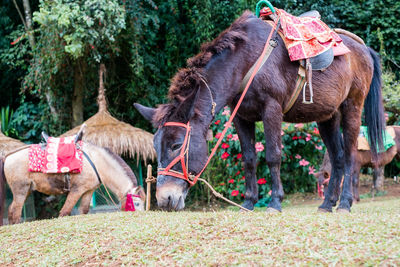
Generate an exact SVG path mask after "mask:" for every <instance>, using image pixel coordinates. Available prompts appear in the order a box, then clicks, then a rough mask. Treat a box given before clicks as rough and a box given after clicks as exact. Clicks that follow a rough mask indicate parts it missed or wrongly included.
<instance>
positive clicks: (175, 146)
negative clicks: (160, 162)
mask: <svg viewBox="0 0 400 267" xmlns="http://www.w3.org/2000/svg"><path fill="white" fill-rule="evenodd" d="M181 146H182V144H181V143H175V144H173V145H172V146H171V150H172V151H175V150H177V149H179V148H181Z"/></svg>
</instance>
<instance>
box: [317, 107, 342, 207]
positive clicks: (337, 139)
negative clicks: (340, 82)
mask: <svg viewBox="0 0 400 267" xmlns="http://www.w3.org/2000/svg"><path fill="white" fill-rule="evenodd" d="M318 128H319V132H320V134H321V137H322V140H323V141H324V144H325V146H326V147H327V149H328V153H329V158H330V160H331V165H332V173H331V178H330V180H329V184H328V190H327V192H326V195H325V199H324V202H323V203H322V205H321V206H319V209H320V210H322V211H329V212H331V211H332V207H334V206H336V202H337V201H338V199H339V192H340V191H339V190H340V182H341V179H342V176H343V172H344V155H343V138H342V134H341V132H340V114H339V113H338V112H336V113H335V114H334V115H333V117H332V118H331V119H329V120H327V121H324V122H320V123H318Z"/></svg>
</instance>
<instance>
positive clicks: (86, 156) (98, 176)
mask: <svg viewBox="0 0 400 267" xmlns="http://www.w3.org/2000/svg"><path fill="white" fill-rule="evenodd" d="M81 151H82V153H83V155H84V156H85V158H86V159H87V161H89V163H90V165H91V166H92V168H93V170H94V172H95V173H96V176H97V179H98V180H99V183H100V184H102V182H101V179H100V175H99V172H98V171H97V169H96V166H95V165H94V163H93V161H92V160H91V159H90V158H89V156H88V154H86V152H85V151H83V150H81Z"/></svg>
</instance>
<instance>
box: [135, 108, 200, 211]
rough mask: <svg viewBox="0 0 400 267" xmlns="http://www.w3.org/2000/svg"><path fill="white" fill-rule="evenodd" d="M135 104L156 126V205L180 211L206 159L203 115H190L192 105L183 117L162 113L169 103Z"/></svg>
mask: <svg viewBox="0 0 400 267" xmlns="http://www.w3.org/2000/svg"><path fill="white" fill-rule="evenodd" d="M135 107H136V108H137V109H138V110H139V112H140V113H141V114H142V115H143V116H144V117H145V118H146V119H147V120H149V121H151V122H153V125H154V126H155V127H156V128H157V129H158V130H157V132H156V133H155V135H154V148H155V150H156V152H157V160H158V173H157V192H156V197H157V203H158V206H159V207H160V208H162V209H164V210H182V209H183V208H184V207H185V198H186V195H187V193H188V190H189V188H190V186H191V184H194V183H193V181H192V179H193V178H194V175H196V174H198V173H199V172H201V170H202V168H203V166H204V164H205V163H206V161H207V141H206V134H207V128H206V127H204V122H202V118H199V117H197V116H193V112H194V111H193V108H191V109H189V111H188V113H186V114H189V115H186V118H182V117H176V116H169V115H171V114H168V112H165V111H166V110H168V104H167V105H162V106H160V107H158V108H157V109H153V108H148V107H144V106H142V105H139V104H135ZM163 109H164V110H163ZM160 118H162V119H160ZM188 121H189V123H188ZM171 122H172V123H171Z"/></svg>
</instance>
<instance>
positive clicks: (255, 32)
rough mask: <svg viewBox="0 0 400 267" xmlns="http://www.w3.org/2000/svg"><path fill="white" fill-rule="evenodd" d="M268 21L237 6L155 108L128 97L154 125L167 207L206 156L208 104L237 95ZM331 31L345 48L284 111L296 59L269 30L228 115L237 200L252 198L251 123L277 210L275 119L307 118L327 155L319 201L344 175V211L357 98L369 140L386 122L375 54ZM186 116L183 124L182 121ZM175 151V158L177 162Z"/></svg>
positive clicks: (329, 202) (330, 197)
mask: <svg viewBox="0 0 400 267" xmlns="http://www.w3.org/2000/svg"><path fill="white" fill-rule="evenodd" d="M272 29H273V27H272V26H271V25H270V24H268V23H266V22H264V21H262V20H261V19H259V18H257V17H256V16H254V14H252V13H251V12H249V11H246V12H244V14H242V16H241V17H239V18H238V19H237V20H236V21H235V22H234V23H233V24H232V25H231V26H230V27H229V28H228V29H226V30H225V31H223V32H222V33H221V34H220V35H219V36H218V37H217V38H216V39H214V40H213V41H211V42H209V43H206V44H204V45H202V47H201V51H200V53H199V54H197V55H196V56H194V57H192V58H190V59H189V60H188V61H187V67H186V68H184V69H181V70H179V71H178V72H177V73H176V75H175V76H174V78H173V79H172V81H171V85H170V88H169V93H168V99H169V102H168V103H167V104H163V105H160V106H158V107H157V108H149V107H145V106H142V105H140V104H135V107H136V108H137V109H138V110H139V112H140V113H141V114H142V115H143V116H144V117H145V118H146V119H147V120H149V121H151V122H152V123H153V125H154V126H155V127H157V128H158V130H157V132H156V134H155V136H154V147H155V149H156V152H157V158H158V167H159V170H161V172H160V171H159V172H158V176H157V192H156V197H157V202H158V206H159V207H161V208H163V209H168V210H171V209H174V210H181V209H183V208H184V206H185V198H186V195H187V193H188V189H189V187H190V185H191V184H190V182H188V181H187V180H185V179H183V178H182V177H184V176H185V175H184V174H185V173H186V176H188V174H190V175H196V174H199V173H200V172H201V171H202V169H203V167H204V165H205V163H206V161H207V142H206V135H207V130H208V128H209V125H210V123H211V122H212V121H213V119H214V110H215V111H216V112H218V111H219V110H221V108H222V107H224V106H225V105H229V106H230V107H231V108H233V107H234V106H235V105H236V103H237V102H238V99H239V98H240V95H241V90H240V84H241V82H242V80H243V78H244V77H245V75H246V73H247V72H248V71H249V69H250V68H251V67H252V66H253V64H254V63H255V62H256V60H257V59H258V58H259V57H260V54H261V52H262V51H263V48H264V46H265V43H266V40H267V37H268V35H269V33H270V32H271V30H272ZM340 36H341V38H342V39H343V42H344V44H345V45H346V46H347V47H348V48H349V49H350V50H351V53H348V54H345V55H343V56H339V57H335V59H334V61H333V62H332V64H331V65H330V66H329V67H328V68H327V69H325V70H323V71H313V73H312V78H313V80H312V83H313V88H314V103H313V104H303V103H302V97H301V96H299V97H298V98H297V99H296V101H295V103H294V105H293V106H292V107H291V109H290V110H289V111H288V112H287V113H285V114H284V113H283V109H284V107H285V106H286V104H287V103H288V102H289V101H290V98H291V95H292V92H293V91H294V90H295V84H296V78H297V73H298V69H299V63H298V62H292V61H290V59H289V55H288V52H287V49H286V47H285V44H284V42H283V40H282V39H281V37H280V36H277V44H278V45H277V47H276V48H275V49H274V50H273V51H272V53H271V55H270V57H269V58H268V60H267V61H266V63H265V64H264V65H263V66H262V67H261V68H260V70H259V72H258V73H257V74H256V76H255V78H254V80H253V82H252V84H251V86H250V88H249V90H248V92H247V94H246V96H245V97H244V100H243V102H242V104H241V105H240V108H239V110H238V113H237V115H236V117H235V118H234V120H233V122H234V125H235V128H236V130H237V132H238V135H239V139H240V143H241V149H242V153H243V161H244V168H245V177H246V192H245V200H244V203H243V207H245V208H247V209H254V204H255V203H256V202H257V201H258V188H257V179H256V159H257V157H256V151H255V147H254V144H255V141H256V140H255V122H257V121H262V122H263V124H264V134H265V140H266V163H267V165H268V167H269V169H270V172H271V178H272V195H271V197H272V200H271V202H270V203H269V206H268V208H267V211H269V212H276V211H281V202H282V198H283V188H282V183H281V179H280V166H281V153H282V152H281V124H282V122H283V121H286V122H296V123H300V122H312V121H316V122H317V123H318V127H319V131H320V133H321V136H322V139H323V141H324V143H325V145H326V146H327V148H328V151H329V155H330V157H331V159H333V160H332V162H333V164H332V165H333V171H332V178H331V180H330V183H329V187H328V192H327V197H326V198H325V200H324V202H323V203H322V205H321V206H320V207H319V208H320V210H321V211H332V207H333V206H335V205H336V202H337V200H338V198H337V195H336V194H334V191H337V190H339V184H340V178H341V177H342V176H343V175H344V177H345V179H344V186H343V191H342V193H341V196H340V204H339V207H338V210H339V211H347V212H349V211H350V207H351V205H352V201H353V197H352V191H351V182H350V181H351V174H352V172H353V168H354V163H355V151H356V141H357V136H358V133H359V129H360V124H361V113H362V109H363V105H364V100H365V120H366V123H367V125H368V126H369V129H370V131H371V133H370V136H371V138H370V139H371V141H372V143H373V144H372V146H373V147H376V145H377V143H378V144H380V145H382V143H383V141H382V136H381V135H382V130H383V129H384V126H385V122H384V116H383V104H382V96H381V77H380V76H381V67H380V60H379V57H378V55H377V54H376V53H375V52H374V51H373V50H372V49H370V48H368V47H366V46H365V45H363V44H361V43H359V42H358V41H356V40H354V39H353V38H351V37H349V36H347V35H343V34H342V35H340ZM214 102H215V103H216V106H214V105H213V103H214ZM188 123H190V127H187V126H188ZM185 125H186V126H185ZM341 129H342V131H343V136H342V132H341ZM181 147H184V149H181ZM182 151H183V152H184V154H183V153H182ZM178 157H180V158H181V160H180V161H178V162H177V161H176V159H178ZM175 163H178V164H175ZM184 163H186V164H184ZM171 165H173V166H171ZM168 167H171V171H169V172H168V173H172V172H174V173H176V175H171V174H166V173H167V172H165V171H162V170H165V169H168ZM177 175H178V176H180V177H181V178H182V179H180V178H178V177H176V176H177Z"/></svg>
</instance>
